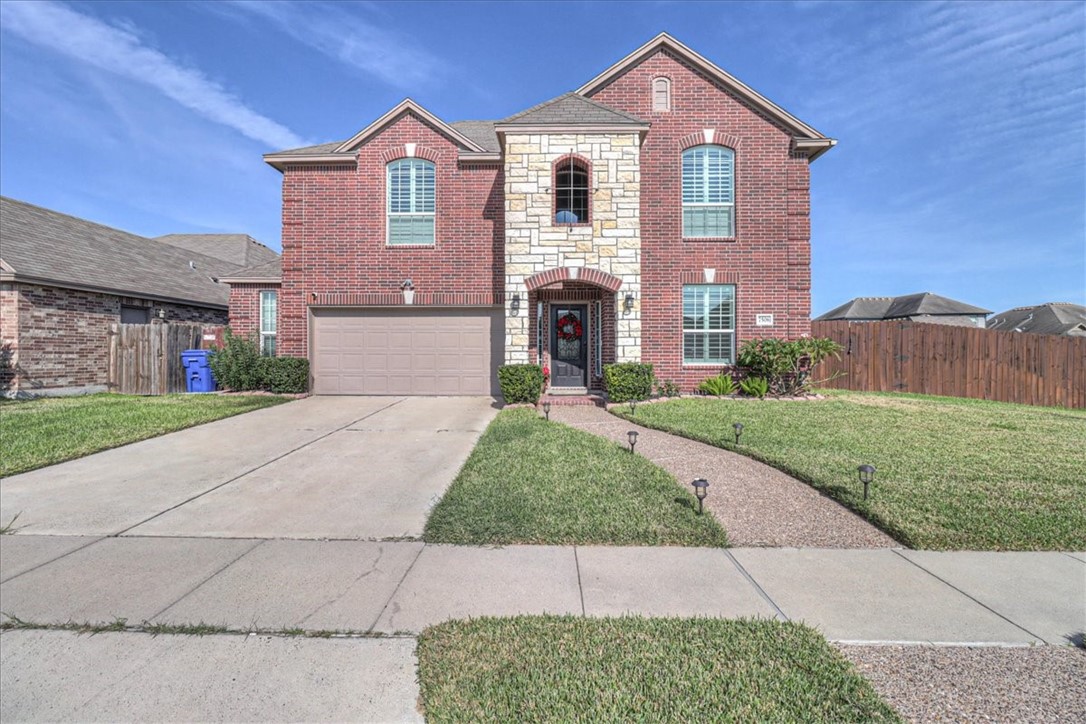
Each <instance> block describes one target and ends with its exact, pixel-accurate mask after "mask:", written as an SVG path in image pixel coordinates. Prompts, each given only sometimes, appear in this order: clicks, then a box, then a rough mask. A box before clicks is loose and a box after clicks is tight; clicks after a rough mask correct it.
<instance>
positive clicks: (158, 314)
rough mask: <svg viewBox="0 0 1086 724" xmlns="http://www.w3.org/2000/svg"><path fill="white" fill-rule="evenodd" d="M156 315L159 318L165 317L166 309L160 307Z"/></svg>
mask: <svg viewBox="0 0 1086 724" xmlns="http://www.w3.org/2000/svg"><path fill="white" fill-rule="evenodd" d="M155 316H156V317H158V318H159V319H165V318H166V310H165V309H163V308H162V307H159V308H158V309H157V310H156V311H155Z"/></svg>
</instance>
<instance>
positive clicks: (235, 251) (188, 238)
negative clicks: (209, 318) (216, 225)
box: [155, 234, 279, 267]
mask: <svg viewBox="0 0 1086 724" xmlns="http://www.w3.org/2000/svg"><path fill="white" fill-rule="evenodd" d="M155 241H162V242H165V243H167V244H170V245H171V246H176V247H180V248H182V249H188V250H189V251H195V252H196V253H198V254H203V255H205V256H213V257H215V258H216V259H222V260H223V261H225V262H227V263H228V264H233V265H235V266H240V267H250V266H256V265H258V264H265V263H267V262H269V261H273V260H275V259H278V258H279V254H277V253H276V252H275V251H274V250H272V249H269V248H268V247H266V246H264V245H263V244H261V243H260V242H259V241H257V240H256V239H254V238H253V237H251V236H249V235H248V234H166V235H165V236H156V237H155Z"/></svg>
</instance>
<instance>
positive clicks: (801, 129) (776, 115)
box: [577, 33, 836, 155]
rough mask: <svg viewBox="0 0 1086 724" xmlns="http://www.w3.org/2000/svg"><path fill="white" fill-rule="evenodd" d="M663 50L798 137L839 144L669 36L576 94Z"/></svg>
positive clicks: (599, 85)
mask: <svg viewBox="0 0 1086 724" xmlns="http://www.w3.org/2000/svg"><path fill="white" fill-rule="evenodd" d="M660 50H667V51H668V52H670V53H672V54H673V55H675V56H676V57H678V58H680V59H682V60H684V61H686V62H687V63H689V64H690V65H692V66H693V67H695V68H697V69H698V70H700V71H701V72H703V73H704V74H705V75H707V76H708V77H710V78H712V79H713V80H715V81H716V82H717V83H719V84H720V85H722V86H724V87H725V88H727V89H728V90H730V91H731V92H733V93H735V94H736V95H738V96H739V97H741V98H743V99H745V100H746V101H747V102H749V103H750V104H751V105H753V106H754V107H755V108H757V109H759V110H760V111H762V112H763V113H765V114H766V115H767V116H769V117H770V118H773V119H774V120H776V121H777V122H778V123H780V124H781V125H782V126H784V127H785V128H787V129H789V130H790V131H791V132H792V133H794V134H795V135H796V136H798V137H799V138H802V139H810V140H819V141H824V142H825V143H826V148H827V149H828V148H829V147H831V146H833V145H834V144H835V143H836V141H833V140H832V139H830V138H827V137H826V136H825V135H823V134H822V133H820V132H819V131H817V130H815V129H814V128H813V127H811V126H809V125H808V124H806V123H804V122H803V121H801V120H800V119H798V118H796V117H795V116H793V115H792V114H791V113H789V112H788V111H786V110H784V109H783V108H781V107H780V106H778V105H777V104H776V103H774V102H773V101H771V100H769V99H768V98H766V97H765V96H763V95H762V94H761V93H759V92H758V91H756V90H754V89H753V88H751V87H750V86H748V85H747V84H746V83H743V82H742V81H741V80H739V79H738V78H736V77H735V76H733V75H731V74H730V73H728V72H727V71H725V70H724V69H723V68H721V67H720V66H718V65H716V64H715V63H713V62H711V61H709V60H708V59H706V58H705V57H703V56H701V55H699V54H698V53H696V52H694V51H693V50H691V49H690V48H688V47H686V46H685V45H683V44H682V43H680V42H679V41H678V40H676V39H675V38H673V37H671V36H670V35H668V34H667V33H660V34H659V35H657V36H656V37H655V38H653V39H652V40H650V41H649V42H647V43H645V44H644V45H642V46H641V47H640V48H638V49H637V50H635V51H634V52H632V53H630V54H629V55H627V56H626V57H625V58H623V59H622V60H620V61H618V62H617V63H615V64H614V65H612V66H611V67H610V68H608V69H607V70H605V71H603V72H602V73H600V74H599V75H597V76H596V77H595V78H593V79H592V80H590V81H588V82H587V83H585V84H584V85H582V86H581V87H580V88H578V89H577V92H578V93H580V94H582V95H585V96H591V95H592V94H593V93H595V92H596V91H598V90H600V89H601V88H603V87H604V86H606V85H608V84H609V83H611V82H612V81H613V80H615V79H616V78H618V77H619V76H621V75H623V74H624V73H625V72H626V71H628V70H630V69H631V68H633V67H635V66H637V65H639V64H640V63H641V62H642V61H644V60H645V59H646V58H649V57H650V56H652V55H653V54H655V53H656V52H658V51H660ZM815 155H818V154H815Z"/></svg>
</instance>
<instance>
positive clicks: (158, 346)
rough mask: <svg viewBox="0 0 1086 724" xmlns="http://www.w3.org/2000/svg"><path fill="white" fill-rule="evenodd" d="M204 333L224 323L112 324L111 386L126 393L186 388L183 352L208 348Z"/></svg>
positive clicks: (216, 331)
mask: <svg viewBox="0 0 1086 724" xmlns="http://www.w3.org/2000/svg"><path fill="white" fill-rule="evenodd" d="M205 335H208V336H210V335H215V336H216V338H218V339H221V338H222V327H220V326H213V325H203V324H113V325H111V327H110V331H109V389H110V390H111V391H112V392H120V393H122V394H126V395H164V394H166V393H169V392H184V391H185V390H186V385H185V369H184V367H183V366H182V365H181V353H182V352H183V351H184V350H186V349H201V348H205V349H206V348H207V346H208V344H205V343H204V341H203V340H204V337H205Z"/></svg>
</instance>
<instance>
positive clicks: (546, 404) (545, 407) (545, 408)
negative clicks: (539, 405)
mask: <svg viewBox="0 0 1086 724" xmlns="http://www.w3.org/2000/svg"><path fill="white" fill-rule="evenodd" d="M543 414H544V415H546V416H547V420H548V421H550V419H551V403H549V402H544V403H543Z"/></svg>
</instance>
